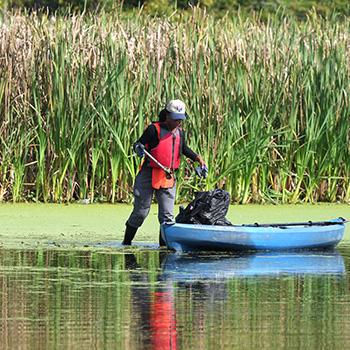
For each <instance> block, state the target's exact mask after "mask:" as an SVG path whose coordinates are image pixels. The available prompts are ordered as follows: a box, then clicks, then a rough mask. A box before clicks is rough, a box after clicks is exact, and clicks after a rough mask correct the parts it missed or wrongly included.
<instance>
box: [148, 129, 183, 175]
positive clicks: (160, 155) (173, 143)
mask: <svg viewBox="0 0 350 350" xmlns="http://www.w3.org/2000/svg"><path fill="white" fill-rule="evenodd" d="M153 125H154V126H155V128H156V130H157V134H158V139H159V144H158V145H157V146H156V147H154V148H152V149H151V152H150V153H151V154H152V156H153V157H154V158H156V159H157V160H158V162H159V163H160V164H162V165H164V166H165V167H167V168H169V169H171V170H174V169H177V168H178V167H179V166H180V145H181V140H180V130H179V128H177V129H176V130H175V131H174V132H169V133H167V134H166V135H165V136H163V137H161V132H160V125H161V123H159V122H156V123H153ZM150 166H151V167H152V168H159V166H158V165H157V164H156V163H155V162H154V161H153V160H151V161H150Z"/></svg>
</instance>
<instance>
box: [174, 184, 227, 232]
mask: <svg viewBox="0 0 350 350" xmlns="http://www.w3.org/2000/svg"><path fill="white" fill-rule="evenodd" d="M229 205H230V195H229V194H228V192H226V191H224V190H219V189H218V190H212V191H207V192H196V194H195V199H194V200H193V201H192V202H191V203H190V204H189V205H188V206H187V207H186V208H181V207H180V213H179V214H178V215H177V216H176V218H175V221H176V222H178V223H181V224H202V225H221V226H231V225H232V224H231V223H230V221H228V220H227V219H226V218H225V216H226V214H227V211H228V207H229Z"/></svg>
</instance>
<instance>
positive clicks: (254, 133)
mask: <svg viewBox="0 0 350 350" xmlns="http://www.w3.org/2000/svg"><path fill="white" fill-rule="evenodd" d="M0 38H1V40H0V122H1V123H0V201H13V202H19V201H35V202H72V201H80V200H84V199H89V201H90V202H96V201H98V202H111V203H114V202H129V201H130V200H131V198H132V196H131V194H132V184H133V181H134V178H135V176H136V173H137V169H138V167H139V160H138V159H136V157H135V156H133V155H132V150H131V146H132V144H133V142H134V141H135V140H136V139H137V138H138V137H139V136H140V135H141V133H142V131H143V130H144V128H145V126H146V125H147V124H148V123H150V122H151V121H152V120H155V119H157V113H158V112H159V111H160V110H161V109H162V108H163V106H164V104H165V101H166V100H168V99H169V98H175V97H176V98H180V99H182V100H184V101H185V102H186V104H187V106H188V113H189V115H190V117H189V119H188V120H187V121H186V122H185V123H184V129H185V130H186V131H187V133H188V142H189V145H190V146H191V147H192V148H193V149H194V150H196V151H198V152H199V153H201V155H203V157H204V159H205V160H206V162H207V164H208V165H209V175H208V178H207V179H206V182H205V183H199V182H198V179H196V178H195V177H194V171H193V167H192V166H191V165H189V164H187V163H186V162H185V161H184V162H182V166H181V169H180V171H179V174H178V193H177V201H178V202H182V201H188V200H190V199H191V198H192V196H193V192H194V191H196V190H199V189H213V188H215V187H220V188H224V189H225V190H227V191H228V192H229V193H230V195H231V199H232V202H234V203H274V204H278V203H300V202H303V203H315V202H342V203H349V201H350V131H349V125H350V123H349V121H350V120H349V119H350V117H349V116H350V104H349V94H350V79H349V77H350V63H349V56H350V55H349V54H350V52H349V51H350V20H349V18H347V17H345V18H343V19H342V20H341V21H340V20H338V19H337V17H336V16H332V17H330V18H328V19H325V18H322V17H320V16H318V15H317V14H315V13H313V14H312V13H311V14H310V15H309V16H308V18H307V19H306V20H305V21H298V20H297V19H295V18H293V17H284V18H283V17H281V16H277V15H276V16H273V15H271V16H269V17H268V18H267V19H266V20H264V21H262V20H261V19H260V18H259V16H258V15H257V16H253V17H249V18H243V17H240V16H239V15H235V16H230V15H227V16H224V17H223V18H221V19H217V18H216V17H215V16H212V15H210V14H208V13H206V12H205V11H203V10H201V9H199V8H194V9H193V10H191V12H190V13H189V14H187V15H186V16H181V15H179V16H178V17H177V18H176V19H172V18H171V17H170V18H164V17H151V16H149V15H145V14H142V13H140V14H139V15H135V16H133V17H130V16H124V15H118V14H116V13H114V14H113V15H111V14H107V13H100V14H98V15H96V14H90V13H85V14H70V15H65V16H55V15H52V14H37V13H34V12H33V13H31V14H28V13H24V12H8V13H7V14H6V16H2V17H1V19H0Z"/></svg>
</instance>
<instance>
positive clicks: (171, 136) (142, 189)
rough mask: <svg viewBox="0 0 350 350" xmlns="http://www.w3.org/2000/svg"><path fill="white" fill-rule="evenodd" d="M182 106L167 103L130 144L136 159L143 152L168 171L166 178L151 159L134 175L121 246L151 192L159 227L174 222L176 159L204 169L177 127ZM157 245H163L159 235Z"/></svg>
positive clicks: (138, 220) (141, 216)
mask: <svg viewBox="0 0 350 350" xmlns="http://www.w3.org/2000/svg"><path fill="white" fill-rule="evenodd" d="M186 116H187V114H186V112H185V104H184V102H182V101H180V100H171V101H169V102H168V103H167V105H166V107H165V109H164V110H162V111H161V113H160V117H161V118H160V119H161V120H164V119H165V121H158V122H154V123H152V124H151V125H149V126H148V127H147V129H146V130H145V131H144V133H143V134H142V136H141V137H140V139H139V140H138V141H137V142H136V143H135V144H134V150H135V152H136V154H137V155H138V156H139V157H143V156H144V149H146V150H147V151H148V152H149V153H150V154H151V155H152V156H153V157H154V158H155V159H156V160H158V162H159V163H160V164H162V165H163V166H165V167H167V168H169V169H170V171H171V172H172V176H171V177H170V178H169V176H167V174H166V173H165V171H164V170H163V169H162V168H160V167H159V166H158V165H157V164H156V163H155V162H154V161H153V160H151V159H150V158H148V157H145V160H144V162H143V164H142V166H141V168H140V171H139V173H138V174H137V176H136V180H135V184H134V207H133V211H132V213H131V214H130V217H129V219H128V220H127V222H126V229H125V235H124V240H123V242H122V244H123V245H130V244H131V242H132V240H133V239H134V237H135V234H136V232H137V229H138V228H139V227H140V226H141V225H142V223H143V222H144V220H145V219H146V217H147V215H148V213H149V211H150V208H151V203H152V197H153V193H155V196H156V199H157V202H158V221H159V224H163V223H170V222H174V214H173V210H174V203H175V191H176V181H175V178H174V170H176V169H178V167H179V166H180V156H181V155H184V156H185V157H187V158H189V159H191V160H192V161H194V162H196V161H198V162H199V163H200V165H201V167H202V168H203V169H207V167H206V164H205V162H204V160H203V159H202V158H201V157H200V156H199V155H198V154H196V153H195V152H193V151H192V150H191V149H190V148H189V147H188V146H187V144H186V139H185V133H184V131H183V130H182V129H181V128H180V125H181V122H182V121H183V120H185V119H186ZM159 245H160V246H164V245H165V242H164V241H163V239H162V236H161V234H159Z"/></svg>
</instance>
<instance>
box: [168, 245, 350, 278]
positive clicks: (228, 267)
mask: <svg viewBox="0 0 350 350" xmlns="http://www.w3.org/2000/svg"><path fill="white" fill-rule="evenodd" d="M163 271H164V277H165V278H167V279H171V280H176V281H181V280H191V279H192V280H198V279H219V278H229V277H238V276H241V277H248V276H253V277H254V276H274V275H293V274H295V275H305V274H308V275H324V274H344V273H345V265H344V260H343V257H342V256H341V255H340V254H339V253H338V252H337V251H311V252H294V253H293V252H260V253H251V254H239V255H232V254H231V255H226V256H225V255H195V256H191V255H178V254H176V253H173V254H169V255H168V256H167V258H166V259H165V261H164V264H163Z"/></svg>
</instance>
